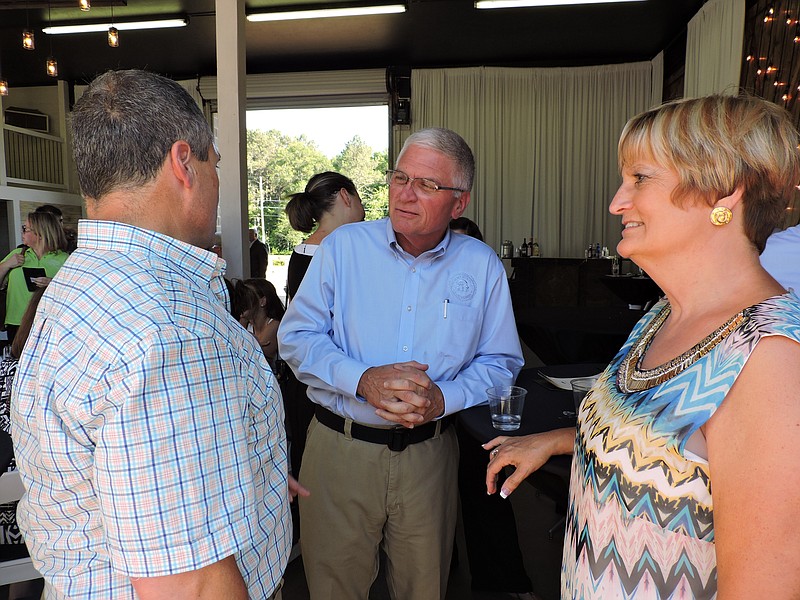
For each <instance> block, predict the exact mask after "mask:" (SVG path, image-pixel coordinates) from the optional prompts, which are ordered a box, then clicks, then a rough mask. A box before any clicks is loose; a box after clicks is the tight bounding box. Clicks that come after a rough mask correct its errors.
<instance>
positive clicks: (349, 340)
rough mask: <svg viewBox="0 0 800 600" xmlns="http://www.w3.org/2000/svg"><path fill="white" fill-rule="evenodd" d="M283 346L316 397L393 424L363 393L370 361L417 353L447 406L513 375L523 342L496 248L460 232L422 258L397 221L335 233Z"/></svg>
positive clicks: (342, 411)
mask: <svg viewBox="0 0 800 600" xmlns="http://www.w3.org/2000/svg"><path fill="white" fill-rule="evenodd" d="M278 339H279V344H280V346H279V347H280V354H281V357H282V358H283V359H285V360H286V361H287V362H288V363H289V364H290V365H291V367H292V368H293V369H294V371H295V373H296V374H297V376H298V378H299V379H300V380H301V381H302V382H304V383H306V384H308V386H309V389H308V395H309V397H310V398H311V400H313V401H314V402H316V403H317V404H320V405H322V406H324V407H326V408H328V409H329V410H331V411H333V412H335V413H336V414H338V415H341V416H344V417H348V418H351V419H353V420H354V421H356V422H358V423H363V424H367V425H379V426H386V425H389V424H390V422H389V421H386V420H384V419H382V418H380V417H378V416H377V415H376V414H375V408H374V407H373V406H371V405H370V404H368V403H367V402H366V401H365V400H364V399H363V398H360V397H357V396H356V388H357V387H358V382H359V380H360V379H361V376H362V374H363V373H364V371H366V370H367V369H368V368H369V367H373V366H379V365H384V364H390V363H398V362H406V361H411V360H416V361H418V362H420V363H424V364H427V365H429V367H428V371H427V374H428V376H429V377H430V378H431V380H433V381H434V382H435V383H436V384H437V385H438V386H439V388H440V389H441V390H442V393H443V395H444V401H445V414H452V413H455V412H458V411H460V410H462V409H464V408H467V407H470V406H474V405H476V404H480V403H482V402H486V388H488V387H490V386H494V385H502V384H510V383H512V382H513V381H514V380H515V378H516V376H517V373H518V372H519V370H520V369H521V368H522V364H523V358H522V350H521V348H520V344H519V337H518V335H517V329H516V325H515V322H514V313H513V310H512V308H511V296H510V294H509V290H508V282H507V280H506V273H505V270H504V268H503V266H502V264H501V263H500V260H499V259H498V258H497V256H496V255H495V253H494V252H493V251H492V249H491V248H489V246H487V245H486V244H484V243H483V242H480V241H478V240H475V239H473V238H471V237H468V236H466V235H461V234H454V233H451V232H450V231H449V230H448V231H447V233H446V234H445V237H444V239H443V240H442V241H441V242H440V243H439V244H438V245H437V246H436V247H435V248H433V249H431V250H429V251H427V252H424V253H423V254H421V255H420V256H418V257H416V258H415V257H413V256H412V255H410V254H408V253H407V252H405V251H404V250H403V249H402V248H401V247H400V245H399V244H398V242H397V239H396V237H395V234H394V231H393V230H392V226H391V222H390V221H389V220H388V219H383V220H380V221H370V222H364V223H353V224H350V225H345V226H342V227H339V228H338V229H336V230H335V231H334V232H333V233H331V234H330V235H329V236H328V237H326V238H325V239H324V240H323V242H322V244H321V245H320V247H319V249H318V250H317V252H316V254H315V255H314V258H313V260H312V261H311V265H310V266H309V268H308V272H307V273H306V276H305V278H304V279H303V283H302V284H301V285H300V289H299V290H298V293H297V295H296V296H295V297H294V299H293V300H292V302H291V304H290V305H289V309H288V310H287V312H286V315H285V316H284V317H283V319H282V320H281V326H280V329H279V330H278Z"/></svg>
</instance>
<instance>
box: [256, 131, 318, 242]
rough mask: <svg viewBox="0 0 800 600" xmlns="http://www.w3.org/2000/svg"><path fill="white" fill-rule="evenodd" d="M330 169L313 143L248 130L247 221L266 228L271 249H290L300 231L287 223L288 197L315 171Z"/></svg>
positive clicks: (273, 132)
mask: <svg viewBox="0 0 800 600" xmlns="http://www.w3.org/2000/svg"><path fill="white" fill-rule="evenodd" d="M330 168H331V161H330V160H329V159H328V158H327V157H326V156H325V155H324V154H323V153H322V152H321V151H320V150H319V148H317V146H316V144H315V143H314V142H313V141H311V140H309V139H308V138H306V137H305V136H303V135H301V136H300V137H297V138H293V137H290V136H286V135H284V134H282V133H280V132H279V131H277V130H271V131H261V130H249V131H248V132H247V187H248V212H249V217H250V223H251V224H253V225H254V226H256V227H259V228H263V229H264V230H266V237H267V239H268V240H269V244H270V248H271V251H272V252H274V253H276V254H284V253H287V252H290V251H291V249H292V248H293V247H294V246H295V245H296V244H297V243H299V242H300V241H301V240H302V238H303V234H302V233H300V232H298V231H294V230H293V229H292V228H291V226H290V225H289V220H288V219H287V218H286V213H285V212H284V208H285V207H286V202H287V201H288V196H289V195H290V194H293V193H295V192H299V191H302V190H303V188H304V187H305V185H306V182H307V181H308V180H309V178H310V177H311V176H312V175H314V174H315V173H319V172H321V171H326V170H329V169H330Z"/></svg>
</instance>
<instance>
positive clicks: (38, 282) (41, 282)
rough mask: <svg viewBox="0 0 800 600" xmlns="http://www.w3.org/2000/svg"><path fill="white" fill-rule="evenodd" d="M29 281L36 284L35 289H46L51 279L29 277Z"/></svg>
mask: <svg viewBox="0 0 800 600" xmlns="http://www.w3.org/2000/svg"><path fill="white" fill-rule="evenodd" d="M31 281H32V282H33V283H35V284H36V287H40V288H43V287H47V286H48V284H49V283H50V282H51V281H53V278H52V277H31Z"/></svg>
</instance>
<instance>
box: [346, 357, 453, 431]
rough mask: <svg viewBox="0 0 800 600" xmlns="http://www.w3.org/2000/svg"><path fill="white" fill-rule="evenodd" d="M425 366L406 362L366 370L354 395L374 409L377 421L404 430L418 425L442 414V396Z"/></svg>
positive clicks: (414, 362)
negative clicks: (387, 422) (403, 428)
mask: <svg viewBox="0 0 800 600" xmlns="http://www.w3.org/2000/svg"><path fill="white" fill-rule="evenodd" d="M427 369H428V365H424V364H421V363H418V362H416V361H409V362H403V363H393V364H389V365H381V366H379V367H370V368H369V369H367V370H366V371H365V372H364V374H363V375H362V376H361V380H360V381H359V382H358V388H357V389H356V393H357V394H358V395H359V396H361V397H363V398H364V399H365V400H366V401H367V402H369V403H370V404H371V405H372V406H374V407H375V408H376V410H375V414H377V415H378V416H379V417H381V418H383V419H386V420H387V421H392V422H394V423H399V424H400V425H403V426H405V427H414V426H415V425H422V424H424V423H427V422H428V421H431V420H432V419H434V418H436V417H438V416H440V415H441V414H442V413H443V412H444V396H443V395H442V391H441V390H440V389H439V386H437V385H436V384H435V383H433V381H431V378H430V377H428V375H427V373H425V371H427Z"/></svg>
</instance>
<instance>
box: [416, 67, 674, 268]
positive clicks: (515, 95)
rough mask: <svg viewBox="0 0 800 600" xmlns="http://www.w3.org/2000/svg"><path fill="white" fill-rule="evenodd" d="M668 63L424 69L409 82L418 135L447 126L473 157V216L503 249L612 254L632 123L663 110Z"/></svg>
mask: <svg viewBox="0 0 800 600" xmlns="http://www.w3.org/2000/svg"><path fill="white" fill-rule="evenodd" d="M661 65H662V63H661V61H660V57H657V59H656V60H655V61H653V62H644V63H632V64H624V65H611V66H601V67H579V68H552V69H511V68H493V67H476V68H467V69H420V70H414V71H412V75H411V94H412V99H411V106H412V123H413V124H412V126H411V129H412V130H418V129H422V128H424V127H447V128H449V129H453V130H454V131H457V132H458V133H459V134H461V135H462V136H463V137H464V139H465V140H466V141H467V142H468V143H469V144H470V146H471V147H472V149H473V151H474V152H475V159H476V162H477V173H476V179H475V185H474V187H473V191H472V203H471V205H470V207H469V208H468V210H467V213H466V214H467V216H469V217H471V218H473V219H474V220H475V221H476V222H477V223H478V225H479V226H480V227H481V230H482V231H483V234H484V237H485V239H486V241H487V243H488V244H490V245H491V246H493V247H494V248H496V249H497V250H498V251H499V248H500V244H501V243H502V241H503V240H504V239H510V240H512V241H513V242H514V243H515V245H519V244H520V243H521V242H522V238H523V237H530V236H531V235H533V236H535V237H536V238H537V239H538V241H539V245H540V248H541V250H542V253H543V255H545V256H561V257H582V256H583V250H584V248H586V246H587V245H588V244H589V242H600V244H601V246H602V245H607V246H608V247H609V250H610V251H611V252H612V253H614V248H615V247H616V244H617V242H618V241H619V239H620V220H619V218H618V217H614V216H611V215H610V214H609V213H608V205H609V202H610V201H611V198H612V197H613V195H614V192H615V191H616V189H617V187H618V185H619V174H618V168H617V140H618V139H619V134H620V132H621V130H622V127H623V126H624V125H625V122H626V121H627V120H628V119H629V118H630V117H632V116H633V115H635V114H637V113H639V112H641V111H643V110H646V109H647V108H650V107H651V106H653V105H655V104H658V103H659V102H660V100H661V98H660V94H661V86H660V85H654V83H653V79H654V77H655V78H656V79H658V80H660V79H661V69H662V66H661Z"/></svg>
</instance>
